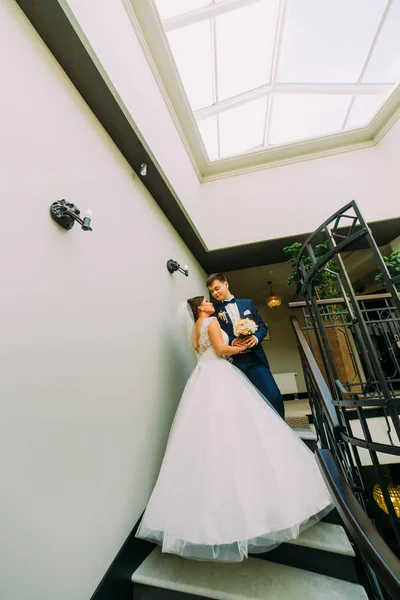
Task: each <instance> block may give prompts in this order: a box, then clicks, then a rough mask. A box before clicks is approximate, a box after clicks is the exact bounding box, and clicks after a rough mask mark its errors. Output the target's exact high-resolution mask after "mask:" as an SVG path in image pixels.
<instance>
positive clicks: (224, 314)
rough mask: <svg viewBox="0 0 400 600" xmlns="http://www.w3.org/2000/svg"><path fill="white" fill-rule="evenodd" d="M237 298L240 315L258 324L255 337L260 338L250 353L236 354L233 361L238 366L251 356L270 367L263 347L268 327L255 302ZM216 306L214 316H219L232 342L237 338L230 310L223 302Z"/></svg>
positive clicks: (220, 322)
mask: <svg viewBox="0 0 400 600" xmlns="http://www.w3.org/2000/svg"><path fill="white" fill-rule="evenodd" d="M235 300H236V305H237V307H238V309H239V313H240V317H241V318H242V319H252V320H253V321H254V322H255V323H256V325H257V326H258V329H257V331H256V332H255V334H254V335H255V337H256V338H257V339H258V344H257V345H256V346H254V347H253V348H252V349H251V351H250V353H248V354H243V355H238V356H234V357H233V363H234V364H235V365H236V366H240V363H241V362H244V361H243V359H245V360H246V362H248V360H249V359H250V358H253V359H254V360H255V361H256V362H258V360H260V361H261V362H262V363H263V364H265V366H266V367H268V368H269V363H268V359H267V357H266V355H265V352H264V350H263V349H262V347H261V342H262V341H263V339H264V338H265V336H266V335H267V332H268V328H267V326H266V324H265V323H264V321H263V320H262V318H261V316H260V313H259V312H258V310H257V309H256V307H255V306H254V302H252V300H242V299H239V298H235ZM214 306H215V315H214V316H216V317H217V318H218V323H219V324H220V326H221V329H223V331H225V333H227V334H228V337H229V344H232V342H233V340H234V339H235V334H234V332H233V323H232V321H231V319H230V316H229V313H228V311H227V310H226V306H225V305H224V303H223V302H216V303H215V305H214Z"/></svg>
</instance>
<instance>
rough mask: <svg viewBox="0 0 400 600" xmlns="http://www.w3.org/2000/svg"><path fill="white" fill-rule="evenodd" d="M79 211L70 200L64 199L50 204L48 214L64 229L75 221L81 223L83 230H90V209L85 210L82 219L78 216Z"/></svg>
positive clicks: (69, 227)
mask: <svg viewBox="0 0 400 600" xmlns="http://www.w3.org/2000/svg"><path fill="white" fill-rule="evenodd" d="M80 214H81V211H80V210H79V208H77V207H76V206H75V204H72V203H71V202H66V201H65V200H57V202H53V204H52V205H51V206H50V215H51V218H52V219H53V221H55V222H56V223H58V225H61V227H64V229H72V227H73V226H74V223H75V221H77V222H78V223H79V225H81V227H82V229H83V231H92V228H91V226H90V225H91V222H92V211H91V210H89V209H88V210H87V211H86V213H85V216H84V217H83V219H81V217H80V216H79V215H80Z"/></svg>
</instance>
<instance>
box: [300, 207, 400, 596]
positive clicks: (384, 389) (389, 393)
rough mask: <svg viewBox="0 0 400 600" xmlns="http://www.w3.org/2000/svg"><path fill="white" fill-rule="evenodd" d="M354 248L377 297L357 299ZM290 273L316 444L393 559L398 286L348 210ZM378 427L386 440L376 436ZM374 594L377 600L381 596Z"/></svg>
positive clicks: (398, 431) (399, 376)
mask: <svg viewBox="0 0 400 600" xmlns="http://www.w3.org/2000/svg"><path fill="white" fill-rule="evenodd" d="M344 224H345V225H346V227H343V225H344ZM324 242H325V243H326V246H327V248H328V249H327V251H326V253H325V254H324V255H323V256H322V257H321V256H320V257H318V258H316V256H315V250H314V249H315V247H316V246H317V245H318V244H321V243H324ZM360 242H362V243H363V245H364V246H365V245H366V246H368V247H369V248H370V251H371V253H372V255H373V257H374V258H375V261H376V267H377V271H380V272H381V273H382V277H383V281H384V284H385V287H386V293H384V294H375V295H373V296H372V295H371V296H357V295H356V292H355V290H354V287H353V285H352V282H351V280H350V277H349V274H348V272H347V270H346V267H345V262H344V258H343V256H342V255H343V253H344V252H348V251H350V250H354V249H357V248H358V247H359V246H360ZM296 268H297V273H298V276H299V279H300V289H301V293H302V295H303V297H304V302H302V303H291V304H290V305H289V306H290V307H291V308H302V310H303V313H302V315H303V320H304V323H303V327H300V325H299V324H298V322H297V319H295V318H292V324H293V327H294V330H295V333H296V336H297V342H298V346H299V350H300V356H301V360H302V364H303V371H304V375H305V380H306V385H307V390H308V395H309V399H310V405H311V410H312V413H313V419H314V424H315V428H316V432H317V434H318V438H319V446H320V447H321V448H322V449H328V450H330V451H331V452H332V455H333V456H334V459H335V461H336V465H337V467H338V468H339V470H340V473H341V474H343V476H344V477H345V480H346V482H347V484H348V485H349V487H350V489H351V490H352V493H353V494H354V495H355V497H356V498H357V500H358V502H359V503H360V505H361V506H362V508H363V509H364V510H365V511H366V512H367V514H368V515H369V517H370V518H371V519H372V520H373V521H374V522H375V524H376V526H377V528H378V530H379V531H380V533H381V535H382V536H383V537H384V539H385V540H386V541H387V543H388V545H389V546H390V548H391V549H392V550H393V552H394V553H395V554H397V555H398V556H400V518H399V517H400V504H399V503H400V498H399V499H397V498H396V494H398V493H400V486H399V485H398V484H399V483H400V471H399V463H400V443H399V440H400V419H399V407H400V348H399V346H400V298H399V294H398V292H397V290H396V285H398V280H399V279H400V278H399V277H398V276H397V277H391V276H390V274H389V272H388V270H387V268H386V265H385V263H384V261H383V259H382V257H381V254H380V252H379V249H378V247H377V245H376V243H375V240H374V239H373V237H372V235H371V232H370V229H369V227H368V225H367V224H366V222H365V221H364V219H363V218H362V215H361V214H360V211H359V209H358V207H357V205H356V203H355V202H351V203H349V204H348V205H346V206H345V207H344V208H342V209H341V210H340V211H338V212H337V213H335V214H334V215H333V216H332V217H330V218H329V219H328V220H327V221H326V222H325V223H323V224H322V225H321V227H319V228H318V229H317V230H316V231H315V232H314V233H313V234H312V235H311V236H310V237H309V238H308V239H307V241H306V242H305V244H304V245H303V247H302V249H301V251H300V254H299V258H298V262H297V267H296ZM326 271H327V272H328V273H329V276H330V277H331V278H333V279H334V281H335V292H336V294H333V295H338V296H340V297H336V298H329V299H326V300H320V299H319V298H318V293H317V292H316V290H315V288H316V287H318V284H319V282H320V281H321V275H323V274H324V272H326ZM317 373H319V374H320V375H319V376H317ZM321 378H322V379H321ZM327 399H328V400H327ZM377 419H378V420H377ZM382 423H383V424H384V426H385V429H384V430H383V432H384V435H383V438H382V432H381V433H379V432H378V431H377V430H376V428H377V426H378V425H379V426H382ZM381 429H382V427H381ZM385 431H386V432H385ZM396 486H397V487H396ZM372 580H373V577H372ZM378 587H379V586H378V585H376V586H375V587H374V594H375V596H374V597H376V598H383V597H385V596H383V595H382V594H380V592H379V590H378ZM375 588H376V589H375Z"/></svg>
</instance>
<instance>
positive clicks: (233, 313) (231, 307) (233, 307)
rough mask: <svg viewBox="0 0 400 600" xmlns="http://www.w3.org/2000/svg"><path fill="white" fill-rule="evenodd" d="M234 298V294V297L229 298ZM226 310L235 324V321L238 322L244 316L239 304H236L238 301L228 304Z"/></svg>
mask: <svg viewBox="0 0 400 600" xmlns="http://www.w3.org/2000/svg"><path fill="white" fill-rule="evenodd" d="M233 298H234V296H232V298H229V300H232V299H233ZM225 310H226V312H227V313H228V315H229V316H230V318H231V321H232V324H233V326H235V323H237V322H238V321H239V320H240V319H241V318H242V317H241V316H240V312H239V309H238V305H237V304H236V302H235V303H232V304H226V305H225Z"/></svg>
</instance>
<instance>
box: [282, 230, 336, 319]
mask: <svg viewBox="0 0 400 600" xmlns="http://www.w3.org/2000/svg"><path fill="white" fill-rule="evenodd" d="M301 248H302V244H300V243H299V242H295V243H294V244H292V245H291V246H285V248H284V249H283V253H284V255H285V256H286V257H287V259H288V263H289V264H290V266H291V267H292V271H291V273H290V275H289V278H288V285H291V284H292V283H294V284H295V285H296V294H298V293H299V292H300V288H301V283H300V275H299V272H298V270H297V268H296V265H297V260H298V257H299V254H300V250H301ZM328 250H329V242H328V241H326V242H323V243H321V244H317V245H316V246H315V247H314V248H313V251H314V255H315V257H316V258H317V259H318V258H322V257H323V256H324V255H325V254H326V253H327V252H328ZM303 265H304V267H305V269H306V271H309V270H310V269H311V267H312V262H311V258H310V257H309V256H305V257H304V258H303ZM337 270H338V266H337V264H336V261H335V260H329V261H328V262H327V263H326V265H325V269H324V270H323V271H321V273H320V274H319V275H318V277H317V278H316V280H315V286H314V290H315V295H316V296H317V299H318V300H325V299H327V298H338V297H339V293H338V291H337V279H336V277H335V275H334V273H335V272H337ZM336 306H337V305H332V306H330V307H329V309H330V310H329V312H335V307H336Z"/></svg>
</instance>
